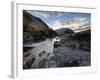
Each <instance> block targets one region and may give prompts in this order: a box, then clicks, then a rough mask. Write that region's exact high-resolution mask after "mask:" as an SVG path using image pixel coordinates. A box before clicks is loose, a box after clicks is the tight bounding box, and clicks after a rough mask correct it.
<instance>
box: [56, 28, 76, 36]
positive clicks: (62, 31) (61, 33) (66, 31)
mask: <svg viewBox="0 0 100 80" xmlns="http://www.w3.org/2000/svg"><path fill="white" fill-rule="evenodd" d="M55 31H56V32H57V33H58V34H59V35H64V34H72V33H74V31H73V30H71V29H69V28H60V29H57V30H55Z"/></svg>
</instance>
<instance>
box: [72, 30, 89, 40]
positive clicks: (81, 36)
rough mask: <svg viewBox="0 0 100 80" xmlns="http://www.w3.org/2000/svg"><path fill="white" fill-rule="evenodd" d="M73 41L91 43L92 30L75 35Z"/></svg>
mask: <svg viewBox="0 0 100 80" xmlns="http://www.w3.org/2000/svg"><path fill="white" fill-rule="evenodd" d="M72 40H78V41H90V40H91V30H90V29H88V30H85V31H81V32H77V33H75V35H74V36H73V38H72Z"/></svg>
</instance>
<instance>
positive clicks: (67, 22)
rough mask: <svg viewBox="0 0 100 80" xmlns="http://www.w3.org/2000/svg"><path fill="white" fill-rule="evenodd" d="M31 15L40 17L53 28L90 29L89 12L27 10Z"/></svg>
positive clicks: (77, 30)
mask: <svg viewBox="0 0 100 80" xmlns="http://www.w3.org/2000/svg"><path fill="white" fill-rule="evenodd" d="M27 12H29V13H30V14H32V15H33V16H36V17H39V18H41V19H42V20H43V21H44V22H45V23H46V24H47V25H48V26H49V27H50V28H52V29H53V30H56V29H60V28H70V29H72V30H73V31H75V32H79V31H81V30H86V29H90V27H91V14H90V13H79V12H78V13H76V12H55V11H34V10H27Z"/></svg>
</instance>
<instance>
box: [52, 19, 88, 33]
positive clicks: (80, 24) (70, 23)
mask: <svg viewBox="0 0 100 80" xmlns="http://www.w3.org/2000/svg"><path fill="white" fill-rule="evenodd" d="M51 26H52V28H53V29H54V30H55V29H59V28H71V29H72V30H74V31H75V30H79V29H85V28H87V27H90V21H89V19H87V18H86V17H74V18H72V19H71V20H57V21H55V22H54V23H53V24H52V25H51Z"/></svg>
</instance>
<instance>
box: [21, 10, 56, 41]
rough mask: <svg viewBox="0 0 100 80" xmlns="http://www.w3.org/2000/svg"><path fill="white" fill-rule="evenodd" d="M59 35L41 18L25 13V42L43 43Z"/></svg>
mask: <svg viewBox="0 0 100 80" xmlns="http://www.w3.org/2000/svg"><path fill="white" fill-rule="evenodd" d="M56 35H57V34H56V32H55V31H53V30H52V29H51V28H49V26H48V25H47V24H46V23H45V22H44V21H43V20H41V19H40V18H38V17H35V16H33V15H31V14H30V13H28V12H27V11H25V10H24V11H23V42H24V43H26V42H36V41H42V40H45V39H46V38H53V37H55V36H56Z"/></svg>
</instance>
